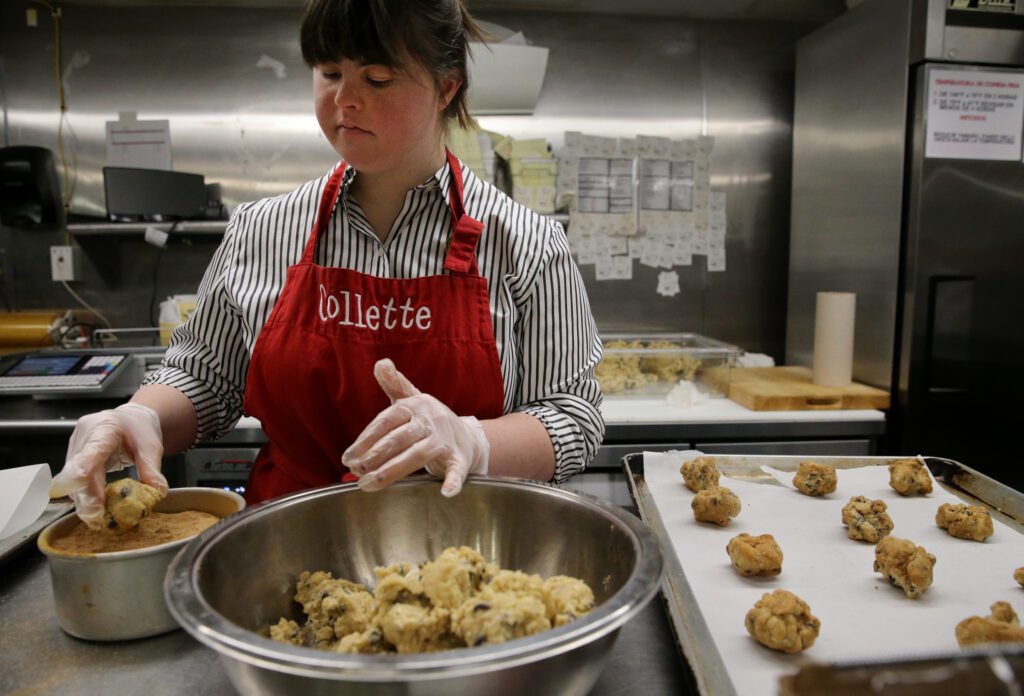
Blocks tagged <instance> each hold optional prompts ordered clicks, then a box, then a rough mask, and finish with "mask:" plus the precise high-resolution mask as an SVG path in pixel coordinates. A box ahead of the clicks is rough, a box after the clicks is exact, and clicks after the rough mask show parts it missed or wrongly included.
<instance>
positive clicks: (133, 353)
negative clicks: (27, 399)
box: [0, 348, 163, 399]
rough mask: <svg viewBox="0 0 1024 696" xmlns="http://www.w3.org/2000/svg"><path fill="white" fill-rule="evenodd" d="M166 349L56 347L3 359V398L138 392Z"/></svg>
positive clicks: (0, 381) (0, 363) (0, 374)
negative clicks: (153, 363)
mask: <svg viewBox="0 0 1024 696" xmlns="http://www.w3.org/2000/svg"><path fill="white" fill-rule="evenodd" d="M162 353H163V349H154V348H149V349H131V348H123V349H121V350H116V351H115V350H109V349H74V350H64V349H59V350H58V349H52V350H41V351H35V352H32V353H12V354H10V355H5V356H3V357H2V358H0V397H2V396H26V395H28V396H32V397H34V398H36V399H55V398H59V399H69V398H116V397H122V396H130V395H132V394H134V393H135V391H136V390H137V389H138V388H139V385H141V384H142V380H143V378H144V377H145V374H146V369H147V365H148V364H149V363H150V362H151V361H156V362H159V359H160V356H161V355H162Z"/></svg>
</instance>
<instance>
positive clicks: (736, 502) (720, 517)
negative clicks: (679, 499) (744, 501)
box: [690, 486, 741, 527]
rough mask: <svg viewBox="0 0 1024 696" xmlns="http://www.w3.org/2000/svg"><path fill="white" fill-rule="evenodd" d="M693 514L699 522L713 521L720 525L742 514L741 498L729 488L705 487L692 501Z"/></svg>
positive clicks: (722, 525)
mask: <svg viewBox="0 0 1024 696" xmlns="http://www.w3.org/2000/svg"><path fill="white" fill-rule="evenodd" d="M690 507H691V508H692V509H693V516H694V518H695V519H696V520H697V521H698V522H712V523H714V524H717V525H718V526H720V527H724V526H726V525H727V524H729V520H730V519H732V518H733V517H735V516H736V515H738V514H740V507H741V506H740V499H739V498H738V497H737V496H736V494H735V493H733V492H732V491H730V490H729V489H728V488H723V487H721V486H715V487H713V488H705V489H704V490H702V491H699V492H698V493H697V495H695V496H693V500H692V501H691V502H690Z"/></svg>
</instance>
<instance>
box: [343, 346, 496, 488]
mask: <svg viewBox="0 0 1024 696" xmlns="http://www.w3.org/2000/svg"><path fill="white" fill-rule="evenodd" d="M373 376H374V377H376V378H377V383H378V384H379V385H380V387H381V389H383V390H384V393H385V394H387V395H388V398H390V399H391V406H389V407H388V408H386V409H384V410H383V411H381V412H380V413H379V414H377V417H376V418H374V419H373V420H372V421H371V422H370V424H369V425H367V426H366V428H364V429H363V432H362V433H360V434H359V437H357V438H356V441H355V442H353V443H352V445H351V446H350V447H349V448H348V449H347V450H345V453H344V454H343V455H342V456H341V463H342V464H344V465H345V466H347V467H348V468H349V469H350V470H351V471H352V473H353V474H355V475H356V476H358V477H359V483H358V485H359V487H360V488H362V489H363V490H364V491H377V490H380V489H381V488H384V487H385V486H387V485H388V484H391V483H394V482H395V481H397V480H399V479H403V478H405V477H406V476H408V475H409V474H411V473H413V472H414V471H417V470H419V469H421V468H426V470H427V471H428V472H430V473H431V474H433V475H434V476H437V477H438V478H441V479H444V484H443V485H442V486H441V493H442V494H443V495H445V496H446V497H448V498H450V497H452V496H453V495H457V494H458V492H459V491H461V490H462V484H463V483H465V481H466V477H467V476H469V475H470V474H486V473H487V459H488V456H489V455H490V451H491V446H490V443H489V442H488V441H487V436H486V435H485V434H484V428H483V426H482V425H481V424H480V421H478V420H477V419H476V418H473V417H472V416H457V415H455V413H454V412H453V411H452V410H451V409H450V408H448V407H447V406H445V405H444V404H443V403H441V402H440V401H438V400H437V399H435V398H434V397H432V396H430V395H429V394H423V393H422V392H420V390H419V389H417V388H416V387H414V386H413V385H412V382H410V381H409V380H408V379H406V377H405V375H403V374H402V373H401V372H399V371H398V370H397V369H396V368H395V364H394V363H393V362H391V361H390V360H387V359H384V360H378V361H377V364H376V365H374V366H373Z"/></svg>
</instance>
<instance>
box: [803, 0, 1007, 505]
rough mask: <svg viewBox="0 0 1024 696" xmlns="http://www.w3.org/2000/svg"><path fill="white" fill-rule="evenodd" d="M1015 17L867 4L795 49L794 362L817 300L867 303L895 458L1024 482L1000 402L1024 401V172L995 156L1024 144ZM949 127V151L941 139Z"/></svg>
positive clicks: (865, 355) (992, 9)
mask: <svg viewBox="0 0 1024 696" xmlns="http://www.w3.org/2000/svg"><path fill="white" fill-rule="evenodd" d="M1015 8H1016V13H1015V12H1014V11H1013V10H1014V3H1012V2H999V3H994V2H989V3H982V2H959V1H958V2H952V1H951V0H867V1H866V2H864V3H863V4H861V5H860V6H858V7H856V8H854V9H852V10H850V11H849V12H847V13H845V14H843V15H841V16H839V17H838V18H836V19H835V20H833V21H832V22H830V23H829V24H826V25H825V26H823V27H821V28H820V29H818V30H816V31H814V32H813V33H811V34H809V35H807V36H806V37H804V38H803V39H801V40H800V42H799V43H798V45H797V59H796V86H795V104H794V122H793V198H792V218H791V219H792V230H791V236H790V265H789V268H790V271H789V311H788V326H787V335H786V359H785V362H786V363H787V364H793V365H810V364H811V350H812V344H813V335H814V326H813V320H814V300H815V293H816V292H817V291H819V290H841V291H849V292H855V293H857V318H856V322H857V336H856V347H855V351H854V367H853V378H854V379H855V380H856V381H859V382H862V383H865V384H870V385H872V386H876V387H879V388H882V389H885V390H887V391H889V392H890V393H891V394H892V402H893V409H892V412H891V414H890V418H889V422H888V427H887V441H888V442H889V444H890V446H891V447H892V448H893V450H894V451H900V452H922V451H923V452H943V453H944V454H946V455H947V456H949V457H952V458H954V459H957V460H959V461H962V462H964V463H965V464H967V465H969V466H972V467H974V468H976V469H979V470H982V471H986V472H987V473H991V474H992V475H994V476H996V477H997V478H999V479H1001V480H1004V481H1006V482H1007V483H1008V484H1010V485H1014V486H1016V487H1019V486H1021V485H1024V471H1022V470H1020V468H1019V467H1017V466H1016V465H1015V464H1012V465H1008V466H1001V465H1000V464H998V463H999V462H1007V463H1008V462H1013V461H1015V460H1016V458H1017V453H1018V450H1019V445H1018V443H1017V442H1016V437H1015V435H1016V433H1017V431H1018V430H1019V423H1018V421H1019V417H1018V415H1017V411H1016V410H1015V409H1013V408H1001V407H997V406H996V404H1000V403H1007V400H1008V399H1009V400H1010V401H1009V402H1010V403H1012V402H1013V398H1014V396H1015V395H1016V394H1018V393H1021V392H1022V391H1024V322H1021V321H1020V317H1022V316H1024V274H1022V273H1021V272H1020V259H1022V258H1024V235H1021V234H1020V232H1019V228H1020V224H1019V223H1020V221H1021V220H1024V197H1022V196H1021V195H1020V191H1021V189H1022V186H1024V164H1022V162H1021V154H1020V151H1019V149H1018V150H1017V154H1016V156H1013V157H1012V158H1010V159H993V158H992V157H996V156H999V157H1003V156H1009V155H1006V153H1005V152H991V151H987V150H992V149H993V148H992V147H990V145H988V144H986V143H1000V142H1002V146H1001V148H999V149H1002V150H1005V149H1006V148H1007V147H1009V148H1010V149H1011V150H1012V149H1013V148H1014V146H1016V147H1017V148H1019V146H1020V141H1021V137H1022V133H1024V128H1022V122H1021V115H1020V111H1019V105H1020V103H1021V101H1022V100H1024V95H1022V94H1021V91H1020V87H1019V85H1020V83H1021V80H1022V79H1024V71H1022V70H1021V69H1020V67H1021V65H1022V64H1024V23H1022V22H1021V17H1020V16H1019V13H1020V12H1021V10H1022V8H1024V3H1021V2H1017V3H1016V5H1015ZM969 10H977V11H969ZM1003 10H1010V11H1008V12H1007V11H1003ZM993 73H995V74H997V75H998V76H999V77H998V78H997V79H995V80H991V78H989V77H988V75H990V74H993ZM975 75H983V76H985V80H986V82H987V83H989V82H990V83H992V87H991V89H985V90H983V91H985V92H991V94H990V95H989V97H988V98H986V97H985V96H984V94H978V91H977V89H976V88H972V87H970V86H969V85H970V84H971V82H972V80H973V78H974V76H975ZM938 79H942V80H944V81H946V82H947V83H949V84H951V85H952V86H951V87H950V90H949V92H950V93H949V95H948V96H947V97H943V98H941V99H940V97H939V96H938V95H937V94H932V92H933V90H932V89H931V87H933V86H934V85H935V84H936V81H937V80H938ZM997 83H1002V84H1001V85H1000V84H997ZM1014 85H1018V86H1014ZM961 90H963V93H962V94H960V95H958V94H957V92H958V91H961ZM1004 93H1005V94H1007V95H1008V96H1007V98H1006V102H1005V103H1004V102H1003V97H1002V96H1001V95H1003V94H1004ZM940 102H943V103H940ZM1011 104H1016V107H1015V108H1016V109H1017V110H1016V111H1015V112H1014V111H1013V110H1008V109H1007V108H1006V107H1007V106H1008V105H1011ZM975 110H976V112H975ZM950 116H951V117H952V118H953V119H955V120H956V121H957V122H958V124H959V125H958V126H954V127H950V128H948V129H947V128H945V127H943V128H942V129H940V130H948V131H949V133H948V134H947V133H943V134H942V135H944V136H945V137H946V138H947V140H952V141H954V142H951V143H946V144H943V143H937V140H938V136H939V135H940V134H939V133H936V137H935V138H931V139H929V138H928V137H927V133H928V132H929V130H934V128H936V127H937V125H936V124H939V123H944V122H947V121H948V120H949V117H950ZM986 129H994V130H989V131H988V132H986ZM929 140H931V142H932V146H933V147H932V151H931V152H929V145H928V143H929ZM936 144H940V145H943V147H945V148H949V149H952V148H960V150H961V151H960V153H959V154H960V155H966V157H963V156H958V157H952V156H937V155H948V154H952V153H950V152H948V150H947V151H946V152H945V153H944V152H942V151H939V152H936V148H934V145H936ZM940 150H941V148H940Z"/></svg>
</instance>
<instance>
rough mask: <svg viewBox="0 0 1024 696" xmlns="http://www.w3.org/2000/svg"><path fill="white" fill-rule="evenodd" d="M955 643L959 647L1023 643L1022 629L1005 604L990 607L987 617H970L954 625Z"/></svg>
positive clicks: (1013, 613) (1011, 608) (1014, 614)
mask: <svg viewBox="0 0 1024 696" xmlns="http://www.w3.org/2000/svg"><path fill="white" fill-rule="evenodd" d="M956 642H957V643H959V645H960V647H961V648H963V647H966V646H968V645H979V644H984V643H1021V642H1024V629H1022V628H1021V627H1020V621H1018V620H1017V614H1016V613H1015V612H1014V611H1013V607H1011V606H1010V605H1009V604H1008V603H1006V602H996V603H995V604H993V605H992V614H991V615H989V616H971V617H968V618H966V619H964V620H963V621H961V622H960V623H958V624H957V625H956Z"/></svg>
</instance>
